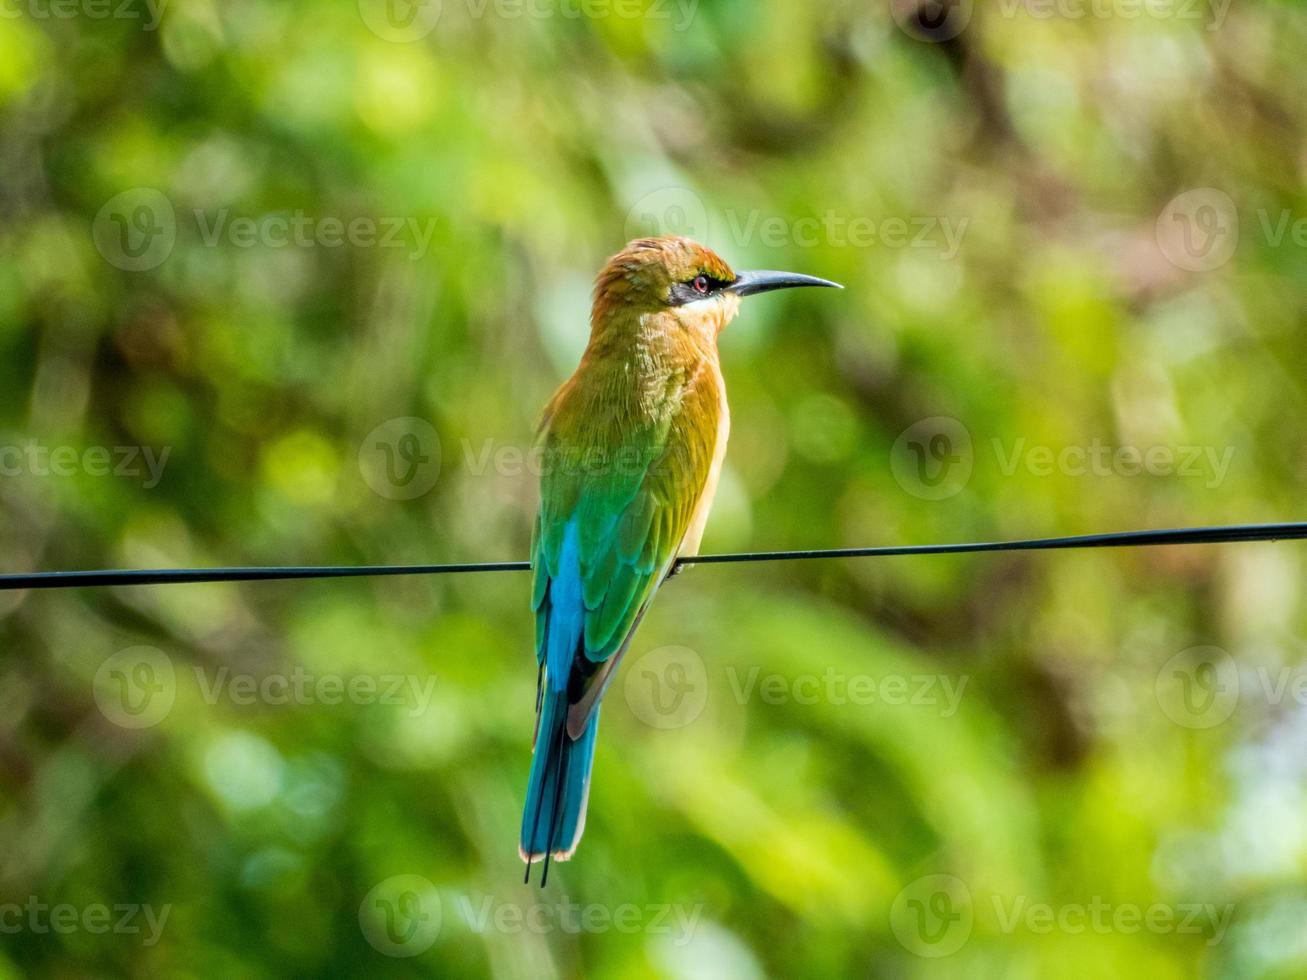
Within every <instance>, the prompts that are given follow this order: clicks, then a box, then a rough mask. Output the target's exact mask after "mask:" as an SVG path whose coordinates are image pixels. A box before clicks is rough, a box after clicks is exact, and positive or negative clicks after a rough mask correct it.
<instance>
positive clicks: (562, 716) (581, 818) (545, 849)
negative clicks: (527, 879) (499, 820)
mask: <svg viewBox="0 0 1307 980" xmlns="http://www.w3.org/2000/svg"><path fill="white" fill-rule="evenodd" d="M567 707H568V704H567V694H566V693H565V692H562V691H552V690H546V691H545V692H544V696H543V699H542V703H541V705H540V723H539V726H538V727H537V728H536V741H535V751H534V754H533V755H532V758H531V781H530V783H529V784H528V786H527V792H526V808H525V810H524V811H523V813H522V838H521V845H520V848H519V849H520V852H521V855H522V859H523V860H525V861H526V862H527V874H528V875H530V871H531V865H530V862H532V861H540V860H544V861H545V862H546V863H545V874H546V875H547V874H548V873H549V864H548V859H549V858H550V857H553V858H554V859H555V860H558V861H566V860H567V859H568V858H570V857H571V856H572V852H573V851H574V850H575V849H576V845H577V842H578V841H579V840H580V839H581V831H582V830H583V829H584V828H585V806H586V801H587V799H588V798H589V796H590V768H591V766H593V765H594V749H595V733H596V732H597V731H598V730H599V713H598V712H595V715H594V717H592V718H591V719H590V724H589V725H587V726H586V729H585V731H584V732H582V733H581V737H580V738H578V739H576V740H573V739H571V738H569V737H568V734H567ZM543 884H544V881H543V880H542V881H541V885H543Z"/></svg>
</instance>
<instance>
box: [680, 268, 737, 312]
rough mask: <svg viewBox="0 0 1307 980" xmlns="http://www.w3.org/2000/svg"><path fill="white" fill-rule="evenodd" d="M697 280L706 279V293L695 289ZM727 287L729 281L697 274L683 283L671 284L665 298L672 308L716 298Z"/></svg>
mask: <svg viewBox="0 0 1307 980" xmlns="http://www.w3.org/2000/svg"><path fill="white" fill-rule="evenodd" d="M699 279H706V280H707V281H708V289H707V291H706V292H702V293H701V292H699V290H697V289H696V288H695V286H694V284H695V282H696V281H698V280H699ZM729 285H730V281H728V280H725V279H715V278H713V277H712V276H709V275H704V274H703V273H699V274H697V275H695V276H692V277H691V278H689V279H687V280H685V281H684V282H674V283H672V288H671V290H670V294H669V295H668V297H667V301H668V303H669V304H670V305H672V306H684V305H685V304H686V303H696V302H698V301H699V300H701V299H712V297H714V296H716V295H717V294H718V293H720V292H721V291H722V290H723V289H725V288H726V287H727V286H729Z"/></svg>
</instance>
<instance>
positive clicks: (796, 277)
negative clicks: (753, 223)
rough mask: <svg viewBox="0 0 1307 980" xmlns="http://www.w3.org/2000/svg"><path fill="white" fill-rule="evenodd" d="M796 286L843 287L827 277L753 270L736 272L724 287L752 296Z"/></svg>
mask: <svg viewBox="0 0 1307 980" xmlns="http://www.w3.org/2000/svg"><path fill="white" fill-rule="evenodd" d="M797 286H829V287H830V288H832V289H843V288H844V287H843V286H841V285H840V284H839V283H837V282H831V281H830V280H829V279H818V278H817V277H816V276H805V275H802V274H800V273H798V272H767V271H762V270H755V271H753V272H740V273H737V274H736V276H735V281H734V282H733V283H731V284H730V285H729V286H727V287H726V291H727V292H731V293H734V294H735V295H736V296H752V295H754V294H755V293H770V292H771V291H772V290H773V289H794V288H795V287H797Z"/></svg>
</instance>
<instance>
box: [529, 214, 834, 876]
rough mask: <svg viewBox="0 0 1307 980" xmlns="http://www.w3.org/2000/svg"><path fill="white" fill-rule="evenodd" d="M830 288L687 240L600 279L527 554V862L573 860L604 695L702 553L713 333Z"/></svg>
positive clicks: (543, 435) (545, 425)
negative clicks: (674, 577) (771, 302)
mask: <svg viewBox="0 0 1307 980" xmlns="http://www.w3.org/2000/svg"><path fill="white" fill-rule="evenodd" d="M794 286H837V284H836V283H833V282H828V281H826V280H825V279H817V278H814V277H812V276H804V275H798V274H795V273H790V272H738V273H737V272H732V271H731V268H730V266H728V265H727V264H726V263H725V262H723V261H722V260H721V259H720V258H718V256H716V255H715V254H713V252H711V251H709V250H708V249H707V248H704V247H703V246H702V245H700V244H698V243H697V242H693V241H691V240H690V239H688V238H678V237H666V238H642V239H638V240H637V241H633V242H631V243H630V244H629V245H627V246H626V248H624V249H623V250H622V251H621V252H618V253H617V254H616V255H614V256H613V257H612V258H611V259H609V260H608V263H607V264H606V265H605V266H604V269H603V271H602V272H601V273H600V274H599V278H598V280H597V281H596V283H595V290H594V305H593V308H592V310H591V313H590V342H589V344H588V345H587V347H586V349H585V353H584V354H583V355H582V357H581V364H580V366H579V367H578V368H577V369H576V373H575V374H573V375H572V377H571V378H570V379H569V380H568V381H567V382H566V383H565V384H564V385H563V386H562V387H561V388H559V389H558V391H557V393H555V395H554V397H553V398H552V399H550V401H549V404H548V405H547V406H546V407H545V410H544V415H543V418H542V419H541V423H540V432H539V439H540V448H541V449H542V461H543V468H542V471H541V480H540V511H539V514H538V516H537V518H536V524H535V529H534V536H533V542H532V546H531V565H532V571H533V574H534V587H533V593H532V601H533V603H534V607H535V613H536V660H537V662H538V667H539V669H538V671H537V681H536V729H535V748H534V754H533V757H532V761H531V778H530V783H529V785H528V788H527V794H526V808H525V812H524V813H523V815H522V837H521V844H520V848H519V850H520V853H521V855H522V858H523V860H525V861H526V862H527V870H526V876H527V879H528V880H529V879H530V875H531V863H532V862H534V861H541V860H543V861H544V862H545V868H544V872H543V876H542V878H541V885H543V884H544V883H545V881H546V880H547V877H548V874H549V858H550V857H551V856H552V857H553V858H554V859H555V860H559V861H565V860H567V859H568V858H569V857H571V856H572V853H573V852H574V851H575V849H576V845H577V842H578V841H579V840H580V838H581V831H582V829H583V827H584V825H585V809H586V800H587V798H588V796H589V792H590V767H591V765H592V764H593V761H594V746H595V732H596V729H597V728H598V725H599V701H600V699H601V698H602V697H603V695H604V691H605V690H606V689H607V688H608V685H609V683H611V681H612V679H613V674H614V672H615V671H616V670H617V666H618V664H619V663H620V662H621V659H622V655H623V654H624V653H625V652H626V648H627V647H628V646H629V645H630V643H631V636H632V634H633V633H634V632H635V629H636V627H637V626H638V625H639V622H640V619H641V617H642V616H644V613H645V610H647V609H648V608H649V603H650V601H652V599H653V597H654V593H655V592H656V591H657V590H658V587H659V585H661V584H662V582H663V581H664V580H665V579H666V578H667V577H668V575H669V574H670V573H671V572H672V571H673V569H674V568H675V567H676V559H677V558H678V557H681V556H685V555H693V554H696V553H697V552H698V548H699V542H700V539H701V538H702V537H703V530H704V524H705V522H706V521H707V519H708V511H709V508H710V507H711V506H712V501H713V495H714V494H715V492H716V490H717V479H718V476H719V475H720V474H721V468H722V459H723V457H724V456H725V455H726V437H727V432H728V430H729V428H730V413H729V411H728V409H727V405H726V385H725V382H724V381H723V379H722V372H721V366H720V364H719V362H718V357H717V336H718V334H720V333H721V331H722V328H723V327H725V326H726V325H727V324H728V323H729V322H730V321H731V320H732V319H733V318H734V317H735V315H736V313H738V312H739V309H740V300H742V299H743V298H744V297H746V296H752V295H754V294H755V293H765V292H770V291H771V290H774V289H789V288H791V287H794Z"/></svg>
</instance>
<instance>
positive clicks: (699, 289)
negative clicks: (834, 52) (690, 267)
mask: <svg viewBox="0 0 1307 980" xmlns="http://www.w3.org/2000/svg"><path fill="white" fill-rule="evenodd" d="M694 291H695V292H696V293H707V292H708V277H707V276H695V278H694Z"/></svg>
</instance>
